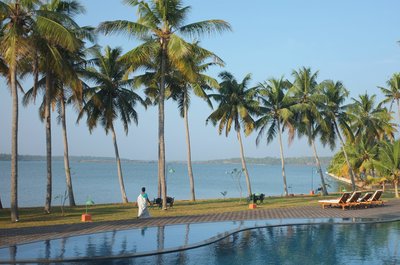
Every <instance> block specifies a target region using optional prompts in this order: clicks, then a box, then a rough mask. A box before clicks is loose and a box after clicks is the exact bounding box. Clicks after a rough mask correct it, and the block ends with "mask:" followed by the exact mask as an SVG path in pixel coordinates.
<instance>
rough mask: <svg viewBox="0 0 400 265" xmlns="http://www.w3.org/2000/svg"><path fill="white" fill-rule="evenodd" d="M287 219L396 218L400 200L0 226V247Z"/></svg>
mask: <svg viewBox="0 0 400 265" xmlns="http://www.w3.org/2000/svg"><path fill="white" fill-rule="evenodd" d="M291 218H379V219H384V220H400V200H391V201H389V202H387V203H385V205H384V206H377V207H372V208H367V209H352V210H342V209H341V208H326V209H322V208H321V207H320V206H317V205H314V206H302V207H290V208H274V209H253V210H245V211H240V212H226V213H219V214H207V215H193V216H178V217H160V218H148V219H131V220H122V221H115V222H92V223H80V224H69V225H55V226H43V227H34V228H29V227H28V228H12V229H0V247H6V246H10V245H15V244H21V243H27V242H32V241H38V240H46V239H54V238H60V237H66V236H75V235H83V234H91V233H97V232H104V231H114V230H124V229H131V228H140V227H149V226H165V225H173V224H186V223H201V222H219V221H230V220H238V221H239V220H257V219H291Z"/></svg>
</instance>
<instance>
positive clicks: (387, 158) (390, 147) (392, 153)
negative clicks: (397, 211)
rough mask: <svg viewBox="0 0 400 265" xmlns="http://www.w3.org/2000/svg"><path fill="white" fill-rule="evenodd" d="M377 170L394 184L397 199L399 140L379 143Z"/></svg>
mask: <svg viewBox="0 0 400 265" xmlns="http://www.w3.org/2000/svg"><path fill="white" fill-rule="evenodd" d="M376 165H377V169H378V170H379V171H380V172H381V174H382V175H384V176H385V177H387V178H389V179H390V180H391V181H392V182H393V184H394V190H395V195H396V198H399V197H400V196H399V189H398V184H399V180H400V140H397V141H394V142H393V143H390V142H388V141H382V142H381V148H380V152H379V160H378V161H377V162H376Z"/></svg>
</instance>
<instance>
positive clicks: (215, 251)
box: [0, 219, 400, 265]
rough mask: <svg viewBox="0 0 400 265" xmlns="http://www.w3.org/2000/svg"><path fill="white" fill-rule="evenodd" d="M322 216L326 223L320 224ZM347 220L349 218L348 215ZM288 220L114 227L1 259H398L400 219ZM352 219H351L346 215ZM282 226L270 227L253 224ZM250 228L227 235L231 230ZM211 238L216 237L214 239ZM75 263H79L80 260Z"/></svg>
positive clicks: (23, 248)
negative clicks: (191, 247)
mask: <svg viewBox="0 0 400 265" xmlns="http://www.w3.org/2000/svg"><path fill="white" fill-rule="evenodd" d="M317 221H321V222H322V223H321V224H317V223H316V222H317ZM342 221H343V220H342ZM280 222H282V220H268V221H265V220H264V221H244V222H221V223H208V224H190V225H177V226H166V227H151V228H147V229H132V230H125V231H113V232H106V233H98V234H92V235H85V236H77V237H69V238H62V239H57V240H48V241H43V242H36V243H32V244H24V245H18V246H14V247H10V248H3V249H0V261H3V262H4V261H5V260H13V259H14V260H15V259H16V260H27V259H36V260H37V259H68V258H69V259H71V258H73V257H94V258H96V257H99V256H114V257H115V256H120V255H127V254H128V255H129V254H132V253H137V254H139V253H148V252H151V251H160V250H168V249H169V250H171V249H173V248H179V247H181V246H190V245H191V246H196V244H197V243H199V242H200V241H204V240H208V239H209V238H212V237H214V239H216V238H215V236H216V235H217V234H219V237H224V239H222V240H219V241H217V242H215V243H212V244H208V245H206V246H202V247H199V248H194V249H190V250H185V251H177V252H172V253H168V254H160V255H152V256H145V257H135V258H123V259H118V258H116V257H115V258H114V259H107V260H95V261H94V260H92V261H90V260H87V261H83V262H80V263H79V264H246V265H248V264H397V263H398V262H400V243H399V242H400V222H398V221H397V222H388V223H365V224H354V223H351V220H349V222H347V223H346V224H333V222H337V220H335V219H331V220H325V222H323V220H314V221H308V222H305V221H304V220H299V219H297V220H292V221H290V220H285V224H290V223H310V224H307V225H305V224H303V225H284V226H281V225H282V223H280ZM344 222H346V220H344ZM265 225H278V226H270V227H264V228H254V229H248V228H251V227H257V226H265ZM239 229H246V230H244V231H241V232H238V233H233V234H231V235H228V234H225V231H232V230H239ZM221 231H223V232H221ZM208 242H211V241H208ZM74 264H77V263H76V262H74Z"/></svg>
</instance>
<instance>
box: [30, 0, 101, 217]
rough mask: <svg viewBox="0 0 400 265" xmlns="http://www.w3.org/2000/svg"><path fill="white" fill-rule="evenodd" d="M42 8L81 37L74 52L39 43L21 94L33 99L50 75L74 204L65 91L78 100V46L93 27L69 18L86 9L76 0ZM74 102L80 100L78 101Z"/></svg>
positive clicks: (90, 37)
mask: <svg viewBox="0 0 400 265" xmlns="http://www.w3.org/2000/svg"><path fill="white" fill-rule="evenodd" d="M41 9H42V10H46V11H51V12H56V13H57V14H59V15H60V16H61V17H62V18H63V20H66V21H68V22H70V23H69V24H68V30H69V31H72V32H73V34H75V37H76V38H77V39H79V40H80V41H79V42H77V43H78V44H79V49H80V50H76V51H74V52H70V51H68V50H66V49H63V48H62V47H52V48H50V49H47V46H48V45H47V44H46V43H44V44H45V45H43V46H44V48H43V46H39V45H38V56H37V62H36V64H37V67H36V69H35V70H36V72H35V73H34V74H35V84H34V87H33V88H32V89H31V90H29V91H28V92H27V93H26V94H25V96H24V104H27V103H28V102H29V101H30V100H35V97H36V95H37V89H38V88H41V89H43V90H45V89H46V80H47V78H48V77H49V76H51V77H52V78H53V84H52V85H51V89H52V91H51V92H50V93H47V94H46V93H45V95H49V96H50V99H49V100H50V101H51V103H50V104H51V105H57V107H58V114H59V116H58V122H59V123H61V125H62V136H63V142H64V168H65V177H66V184H67V191H68V199H69V205H70V206H75V205H76V204H75V199H74V194H73V188H72V178H71V172H70V164H69V152H68V138H67V128H66V110H65V104H66V93H67V94H70V95H71V94H73V95H74V98H75V99H76V100H78V101H79V100H81V95H82V84H81V81H80V80H79V77H78V72H79V67H80V64H82V61H83V56H84V55H83V54H82V51H81V50H82V48H83V44H84V43H83V39H88V40H90V41H92V40H93V34H92V31H93V29H91V28H90V27H79V26H78V25H77V24H75V23H74V22H73V21H72V20H71V19H70V18H72V16H74V15H75V14H81V13H83V12H84V11H85V10H84V8H83V6H81V5H80V4H79V3H78V2H77V1H72V0H71V1H59V0H53V1H51V2H50V3H48V4H47V5H42V7H41ZM49 64H50V65H52V67H51V68H52V71H49V70H48V65H49ZM40 70H41V71H42V72H43V74H42V78H41V80H38V74H39V71H40ZM66 90H69V91H66ZM45 103H46V98H44V99H43V103H42V105H41V106H40V117H41V120H42V121H43V120H45V118H46V117H45V113H46V109H47V108H46V104H45ZM77 103H78V104H79V102H77ZM50 152H51V149H50ZM50 170H51V169H50ZM50 176H51V171H50ZM48 191H49V192H51V186H50V190H48ZM50 194H51V193H50ZM47 198H51V195H50V196H49V195H48V196H47ZM48 204H49V203H48ZM47 209H48V210H47ZM46 210H47V211H49V206H47V207H46Z"/></svg>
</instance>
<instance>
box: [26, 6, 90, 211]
mask: <svg viewBox="0 0 400 265" xmlns="http://www.w3.org/2000/svg"><path fill="white" fill-rule="evenodd" d="M73 3H76V4H73ZM81 9H82V7H81V6H80V5H79V4H77V2H75V1H73V2H71V1H60V0H52V1H49V2H47V3H45V4H42V5H41V6H40V12H42V13H43V17H44V19H49V18H51V19H52V20H53V23H56V24H57V25H58V26H59V28H58V29H57V31H58V34H62V35H63V36H64V38H65V40H66V41H68V44H69V47H68V46H66V45H57V44H55V43H53V41H52V40H51V39H47V38H46V36H34V43H35V46H34V47H35V56H34V60H33V65H34V67H33V70H34V75H35V85H34V90H36V88H37V76H38V74H39V73H41V74H42V75H43V79H44V87H45V104H44V121H45V127H46V157H47V185H46V187H47V188H46V201H45V207H44V210H45V212H47V213H50V211H51V200H52V167H51V160H52V158H51V157H52V155H51V153H52V145H51V144H52V142H51V103H52V101H53V97H54V95H55V93H56V92H55V86H56V81H57V79H58V76H62V75H64V74H65V73H66V72H68V71H67V67H66V64H65V63H64V62H65V60H63V55H64V54H65V53H67V52H71V53H73V52H75V51H78V49H79V48H80V47H82V46H83V42H82V41H81V40H80V39H79V38H78V36H77V34H76V31H78V30H79V26H78V25H77V24H76V23H75V21H74V20H73V18H72V14H74V12H75V11H78V12H79V11H80V10H81ZM34 94H36V91H34Z"/></svg>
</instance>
